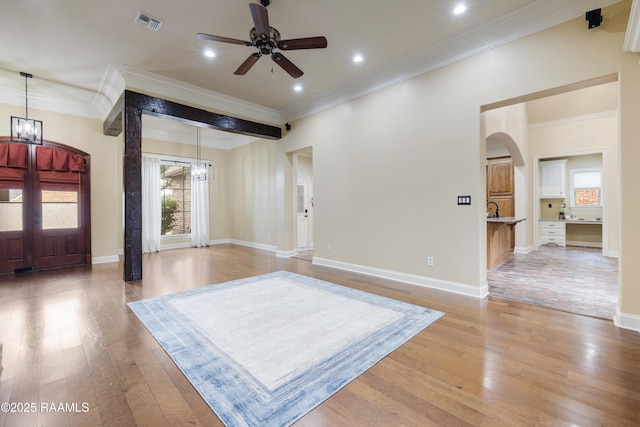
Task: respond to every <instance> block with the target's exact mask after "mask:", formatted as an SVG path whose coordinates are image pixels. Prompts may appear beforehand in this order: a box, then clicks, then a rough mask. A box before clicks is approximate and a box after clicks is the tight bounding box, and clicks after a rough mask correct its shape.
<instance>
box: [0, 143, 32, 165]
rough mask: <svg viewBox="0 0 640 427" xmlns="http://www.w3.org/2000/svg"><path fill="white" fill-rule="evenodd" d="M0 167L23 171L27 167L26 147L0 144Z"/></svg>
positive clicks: (23, 145)
mask: <svg viewBox="0 0 640 427" xmlns="http://www.w3.org/2000/svg"><path fill="white" fill-rule="evenodd" d="M0 166H4V167H9V168H22V169H25V168H26V167H27V146H26V145H25V144H11V143H8V144H0Z"/></svg>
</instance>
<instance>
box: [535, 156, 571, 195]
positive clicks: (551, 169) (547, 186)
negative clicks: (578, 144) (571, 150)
mask: <svg viewBox="0 0 640 427" xmlns="http://www.w3.org/2000/svg"><path fill="white" fill-rule="evenodd" d="M566 170H567V161H566V160H548V161H544V162H540V198H541V199H547V198H560V199H564V198H565V197H566V195H567V184H566V183H567V172H566Z"/></svg>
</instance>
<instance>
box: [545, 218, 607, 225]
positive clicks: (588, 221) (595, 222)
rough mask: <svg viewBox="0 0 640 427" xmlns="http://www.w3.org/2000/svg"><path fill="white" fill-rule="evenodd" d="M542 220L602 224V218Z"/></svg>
mask: <svg viewBox="0 0 640 427" xmlns="http://www.w3.org/2000/svg"><path fill="white" fill-rule="evenodd" d="M540 221H555V222H564V223H567V224H602V220H600V221H596V220H595V219H540Z"/></svg>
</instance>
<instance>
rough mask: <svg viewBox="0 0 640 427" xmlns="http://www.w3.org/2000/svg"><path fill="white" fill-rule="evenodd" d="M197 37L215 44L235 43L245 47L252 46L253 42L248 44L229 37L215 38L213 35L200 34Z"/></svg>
mask: <svg viewBox="0 0 640 427" xmlns="http://www.w3.org/2000/svg"><path fill="white" fill-rule="evenodd" d="M196 35H197V36H198V38H199V39H202V40H211V41H214V42H223V43H233V44H242V45H245V46H251V42H247V41H244V40H238V39H231V38H229V37H221V36H214V35H212V34H205V33H198V34H196Z"/></svg>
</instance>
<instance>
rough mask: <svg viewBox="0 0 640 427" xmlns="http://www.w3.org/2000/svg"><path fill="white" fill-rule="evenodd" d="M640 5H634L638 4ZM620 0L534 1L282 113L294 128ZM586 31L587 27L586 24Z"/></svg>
mask: <svg viewBox="0 0 640 427" xmlns="http://www.w3.org/2000/svg"><path fill="white" fill-rule="evenodd" d="M636 1H638V0H634V3H635V2H636ZM618 2H620V0H607V1H599V0H584V1H580V0H563V1H553V2H540V1H534V2H531V3H529V4H528V5H526V6H524V7H522V8H520V9H517V10H515V11H513V12H510V13H507V14H505V15H503V16H501V17H500V18H498V19H495V20H493V21H491V22H488V23H487V24H485V25H483V26H481V27H479V28H478V29H476V30H474V31H470V32H467V33H465V34H462V35H460V36H458V37H456V38H453V39H451V40H447V41H446V42H443V43H440V44H439V45H436V46H433V47H430V48H428V49H425V50H423V51H421V52H419V53H417V54H415V55H412V56H409V57H407V58H404V59H401V60H400V61H397V62H395V63H394V64H391V65H389V66H387V67H384V68H382V69H379V70H377V71H375V72H372V73H370V74H368V75H366V76H363V77H360V78H357V79H354V80H352V81H351V82H348V83H346V84H343V85H340V86H338V87H335V88H333V89H331V90H328V91H325V92H324V93H322V94H320V95H318V96H316V97H314V98H313V99H311V100H307V101H303V102H300V103H298V104H295V105H292V106H291V107H288V108H286V109H283V110H281V111H280V114H281V116H282V121H283V122H290V121H294V120H297V119H301V118H303V117H306V116H309V115H312V114H315V113H318V112H320V111H322V110H325V109H327V108H331V107H335V106H337V105H340V104H342V103H345V102H348V101H350V100H352V99H356V98H359V97H361V96H364V95H367V94H369V93H373V92H375V91H378V90H380V89H383V88H386V87H389V86H392V85H394V84H396V83H400V82H402V81H405V80H408V79H410V78H413V77H416V76H419V75H421V74H425V73H428V72H430V71H434V70H436V69H438V68H441V67H444V66H447V65H450V64H453V63H455V62H457V61H460V60H463V59H466V58H469V57H471V56H474V55H477V54H479V53H482V52H485V51H488V50H490V49H493V48H496V47H499V46H502V45H505V44H507V43H510V42H512V41H515V40H518V39H520V38H522V37H526V36H529V35H531V34H535V33H537V32H539V31H542V30H546V29H548V28H551V27H553V26H556V25H559V24H561V23H563V22H566V21H569V20H571V19H574V18H577V17H579V16H582V15H584V14H585V13H586V11H588V10H592V9H596V8H600V7H605V6H609V5H611V4H614V3H618ZM585 28H586V24H585Z"/></svg>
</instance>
